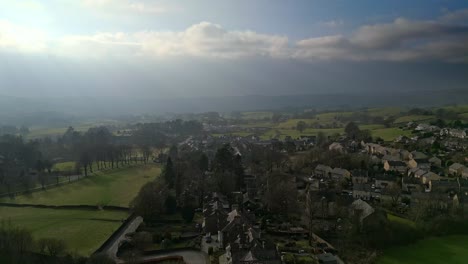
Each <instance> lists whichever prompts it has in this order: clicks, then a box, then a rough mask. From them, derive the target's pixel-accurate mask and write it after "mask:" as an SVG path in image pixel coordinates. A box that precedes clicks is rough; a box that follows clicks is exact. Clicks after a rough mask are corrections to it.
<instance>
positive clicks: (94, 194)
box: [2, 165, 160, 207]
mask: <svg viewBox="0 0 468 264" xmlns="http://www.w3.org/2000/svg"><path fill="white" fill-rule="evenodd" d="M159 173H160V168H159V167H158V166H156V165H144V166H138V167H128V168H120V169H115V170H110V171H103V172H97V173H95V174H93V175H91V176H88V177H87V178H85V179H82V180H80V181H77V182H75V183H71V184H68V185H64V186H61V187H57V188H53V189H50V190H45V191H41V192H36V193H32V194H30V195H22V196H17V197H16V198H14V199H10V198H3V199H2V202H13V203H20V204H45V205H116V206H125V207H126V206H128V204H129V203H130V202H131V201H132V199H133V198H134V197H135V196H136V194H137V193H138V191H139V190H140V188H141V186H143V185H144V184H145V183H147V182H149V181H151V180H153V179H155V178H156V177H157V176H158V175H159Z"/></svg>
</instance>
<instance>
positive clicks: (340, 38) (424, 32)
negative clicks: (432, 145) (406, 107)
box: [0, 0, 468, 63]
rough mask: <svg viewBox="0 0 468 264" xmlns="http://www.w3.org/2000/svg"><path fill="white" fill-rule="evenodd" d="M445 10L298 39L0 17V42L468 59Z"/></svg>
mask: <svg viewBox="0 0 468 264" xmlns="http://www.w3.org/2000/svg"><path fill="white" fill-rule="evenodd" d="M110 2H111V1H109V0H99V1H92V4H94V5H108V4H109V3H110ZM120 2H122V1H120ZM112 3H114V1H112ZM138 8H142V9H143V8H146V6H144V5H143V6H138ZM153 11H156V10H153ZM461 13H462V12H461ZM461 13H460V14H461ZM460 14H458V13H453V14H452V16H453V17H459V16H460ZM448 16H450V15H449V14H448V13H446V14H444V15H443V16H442V17H440V18H437V19H434V20H409V19H405V18H397V19H395V20H394V21H391V22H389V23H380V24H372V25H363V26H361V27H359V28H357V29H356V30H355V31H354V32H351V33H350V34H349V35H344V34H342V35H329V36H321V37H314V38H307V39H302V40H299V41H296V42H292V41H290V40H289V39H288V37H286V36H281V35H274V34H262V33H258V32H255V31H251V30H227V29H225V28H223V27H222V26H221V25H218V24H214V23H210V22H201V23H198V24H194V25H192V26H189V27H188V28H186V29H185V30H182V31H138V32H132V33H126V32H100V33H96V34H90V35H66V36H61V37H57V38H47V35H46V34H44V33H43V32H41V31H38V30H35V29H30V28H24V27H21V26H18V25H14V24H12V23H9V22H6V21H3V22H1V21H0V22H1V23H0V48H3V49H9V50H15V51H18V52H29V51H35V52H42V53H47V54H48V55H58V56H64V57H73V58H81V59H85V58H96V59H101V58H104V59H105V58H108V57H113V58H120V57H121V58H130V57H145V58H150V59H151V58H154V59H159V58H171V57H205V58H219V59H239V58H246V57H269V58H275V59H295V60H303V61H316V60H335V61H337V60H351V61H425V60H434V61H442V62H450V63H468V58H467V54H468V26H465V25H460V24H455V23H448V22H445V21H447V17H448Z"/></svg>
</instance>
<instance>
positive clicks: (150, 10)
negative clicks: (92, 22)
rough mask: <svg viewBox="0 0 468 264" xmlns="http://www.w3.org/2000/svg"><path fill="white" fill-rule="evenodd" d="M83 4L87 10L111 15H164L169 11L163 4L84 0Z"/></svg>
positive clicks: (123, 0)
mask: <svg viewBox="0 0 468 264" xmlns="http://www.w3.org/2000/svg"><path fill="white" fill-rule="evenodd" d="M82 4H83V6H85V7H87V8H91V9H94V10H99V11H104V12H109V13H115V12H118V13H121V12H132V13H140V14H162V13H166V12H168V11H169V8H168V6H166V5H163V4H161V3H154V2H153V3H148V2H137V1H130V0H82Z"/></svg>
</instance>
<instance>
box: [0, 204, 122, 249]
mask: <svg viewBox="0 0 468 264" xmlns="http://www.w3.org/2000/svg"><path fill="white" fill-rule="evenodd" d="M127 216H128V214H127V213H126V212H119V211H92V210H64V209H43V208H31V207H24V208H14V207H0V221H2V222H3V223H5V224H8V223H9V224H11V225H12V226H18V227H24V228H27V229H28V230H30V231H31V232H32V235H33V237H34V238H36V239H39V238H56V239H62V240H64V241H65V243H66V245H67V250H68V251H70V252H76V253H78V254H80V255H83V256H87V255H89V254H91V253H93V252H94V251H95V250H96V249H97V248H99V246H101V244H102V243H104V241H106V240H107V238H108V237H109V236H110V235H111V234H112V233H113V232H114V231H115V230H117V228H119V226H120V225H121V221H122V220H123V219H125V218H127Z"/></svg>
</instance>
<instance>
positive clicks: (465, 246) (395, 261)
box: [377, 236, 468, 264]
mask: <svg viewBox="0 0 468 264" xmlns="http://www.w3.org/2000/svg"><path fill="white" fill-rule="evenodd" d="M377 263H378V264H419V263H421V264H439V263H444V264H465V263H468V236H446V237H433V238H428V239H424V240H420V241H418V242H416V243H414V244H411V245H408V246H401V247H395V248H392V249H389V250H387V251H385V252H384V254H383V256H382V257H380V258H379V259H378V261H377Z"/></svg>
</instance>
